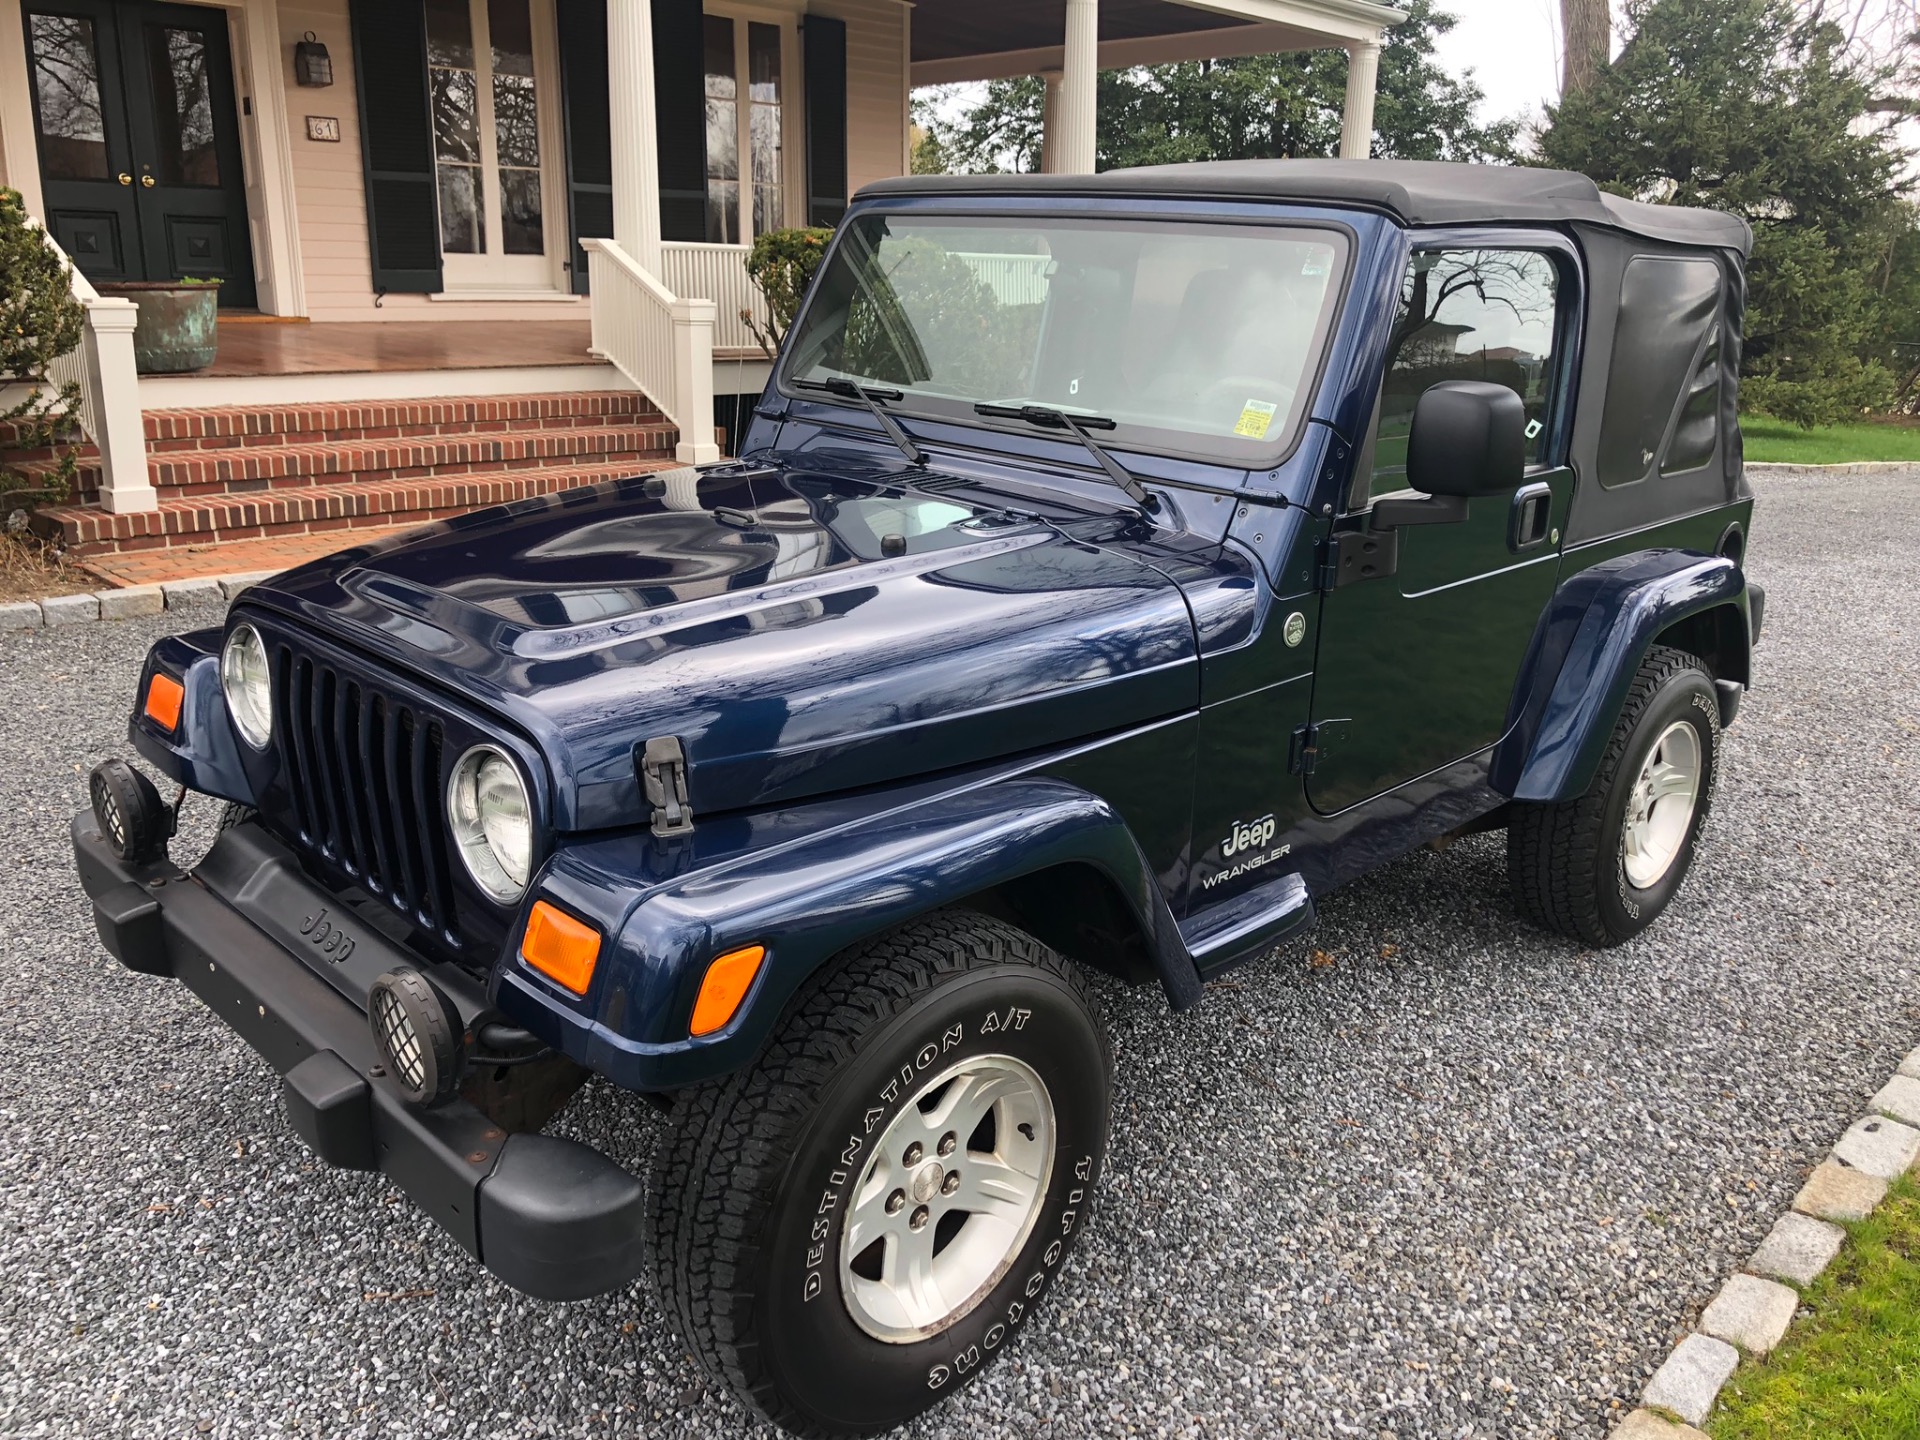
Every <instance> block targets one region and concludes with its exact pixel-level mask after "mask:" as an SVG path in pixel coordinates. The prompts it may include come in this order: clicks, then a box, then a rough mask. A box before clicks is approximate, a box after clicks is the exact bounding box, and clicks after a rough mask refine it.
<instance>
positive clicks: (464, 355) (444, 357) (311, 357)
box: [194, 320, 594, 376]
mask: <svg viewBox="0 0 1920 1440" xmlns="http://www.w3.org/2000/svg"><path fill="white" fill-rule="evenodd" d="M591 336H592V325H591V322H589V321H587V320H520V321H513V322H505V321H493V320H395V321H389V322H384V323H359V322H342V323H337V324H313V325H263V324H260V323H258V322H253V323H248V322H247V321H244V320H243V321H239V322H238V323H231V322H230V323H225V324H222V325H221V326H220V329H219V342H220V349H219V353H218V355H217V356H216V357H215V359H214V362H213V364H212V365H210V366H209V367H208V368H207V369H205V370H198V371H195V372H194V373H195V374H196V375H217V376H238V375H371V374H378V373H381V372H386V371H403V370H496V369H506V368H509V367H511V368H516V369H517V368H521V367H525V366H530V365H534V366H545V365H591V364H593V363H594V359H593V357H592V356H591V355H589V354H588V353H587V344H588V341H589V340H590V339H591Z"/></svg>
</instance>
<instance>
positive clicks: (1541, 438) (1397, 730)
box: [1296, 237, 1579, 814]
mask: <svg viewBox="0 0 1920 1440" xmlns="http://www.w3.org/2000/svg"><path fill="white" fill-rule="evenodd" d="M1463 238H1464V237H1463ZM1577 274H1578V272H1577V269H1576V267H1575V264H1574V258H1573V254H1572V252H1571V250H1570V249H1568V248H1566V247H1565V246H1564V245H1563V244H1562V243H1561V242H1558V241H1556V240H1548V239H1545V238H1543V239H1542V240H1541V241H1540V242H1539V245H1538V248H1535V247H1534V246H1533V245H1532V244H1525V245H1516V246H1513V247H1511V248H1508V247H1506V246H1500V247H1497V248H1496V247H1492V246H1488V245H1486V244H1483V243H1482V244H1464V243H1463V244H1460V245H1454V246H1449V245H1439V246H1434V247H1432V248H1426V247H1422V248H1419V249H1416V250H1415V251H1414V252H1413V255H1412V257H1411V261H1410V263H1409V266H1408V270H1407V273H1406V276H1405V278H1404V281H1403V284H1402V287H1401V303H1400V313H1399V315H1398V318H1397V323H1396V324H1395V327H1394V334H1393V340H1392V343H1391V345H1390V347H1389V353H1388V360H1387V367H1386V373H1385V378H1384V382H1383V384H1382V386H1381V391H1380V399H1379V405H1378V410H1377V419H1376V421H1375V424H1374V427H1373V433H1372V434H1371V436H1370V437H1369V439H1368V443H1367V445H1366V448H1365V449H1364V450H1363V452H1362V454H1361V457H1360V468H1359V471H1358V473H1357V474H1356V476H1355V479H1354V484H1353V486H1352V487H1351V489H1350V491H1349V494H1348V496H1347V500H1346V505H1345V507H1344V508H1345V513H1344V514H1343V515H1341V517H1340V518H1339V520H1338V521H1337V522H1336V525H1335V532H1336V543H1337V537H1338V535H1339V534H1340V533H1346V534H1349V535H1360V534H1362V533H1364V532H1367V531H1368V530H1369V520H1368V516H1369V512H1370V511H1371V508H1372V506H1373V502H1374V501H1375V500H1377V499H1379V498H1381V497H1382V496H1385V495H1389V494H1395V493H1401V492H1404V493H1407V494H1408V495H1409V498H1411V492H1409V491H1408V490H1407V485H1406V452H1407V438H1408V435H1409V433H1410V431H1411V427H1412V421H1413V413H1414V407H1415V406H1416V404H1417V403H1418V402H1419V399H1420V396H1421V395H1422V394H1423V393H1424V392H1425V391H1426V390H1427V388H1428V387H1429V386H1432V385H1435V384H1437V383H1439V382H1441V381H1446V380H1483V381H1494V382H1496V383H1499V384H1503V385H1507V386H1509V387H1511V388H1512V389H1514V390H1515V391H1517V392H1519V394H1520V396H1521V399H1522V400H1523V401H1524V402H1525V404H1526V410H1527V422H1528V423H1527V436H1528V439H1527V462H1528V463H1527V471H1526V475H1525V478H1524V482H1523V483H1522V484H1521V485H1520V486H1519V487H1518V489H1517V490H1516V491H1514V492H1513V493H1510V494H1500V495H1493V496H1486V497H1481V498H1476V499H1474V500H1472V501H1471V502H1469V505H1468V513H1467V516H1466V518H1465V519H1463V520H1456V521H1452V522H1448V523H1442V524H1422V525H1409V526H1404V527H1400V528H1398V529H1396V530H1395V531H1393V532H1392V535H1391V539H1392V542H1393V545H1392V553H1393V558H1392V562H1391V564H1390V565H1389V566H1385V567H1383V568H1385V569H1387V570H1388V573H1384V574H1378V575H1376V576H1374V577H1373V578H1361V579H1348V580H1347V581H1346V582H1345V583H1342V584H1339V585H1338V586H1337V587H1336V588H1333V589H1332V590H1331V591H1330V592H1329V593H1328V594H1327V596H1326V598H1325V601H1324V603H1323V605H1322V607H1321V612H1320V613H1321V618H1320V635H1319V651H1318V657H1317V661H1316V667H1315V674H1314V694H1313V726H1312V729H1311V731H1310V732H1309V733H1308V734H1306V735H1304V736H1302V737H1301V739H1300V741H1299V742H1298V743H1297V745H1296V750H1297V752H1298V753H1297V757H1296V758H1297V761H1298V763H1299V766H1300V768H1301V769H1302V770H1303V771H1304V772H1305V779H1306V787H1307V796H1308V799H1309V800H1310V801H1311V802H1312V805H1313V808H1314V809H1315V810H1317V811H1319V812H1320V813H1322V814H1333V813H1335V812H1337V811H1340V810H1344V809H1346V808H1347V807H1348V806H1350V805H1353V804H1356V803H1358V802H1359V801H1362V800H1366V799H1369V798H1371V797H1372V796H1375V795H1379V794H1381V793H1383V792H1385V791H1387V790H1391V789H1393V788H1395V787H1396V786H1400V785H1404V784H1406V783H1408V782H1410V781H1415V780H1418V779H1420V778H1421V777H1423V776H1428V775H1431V774H1433V773H1434V772H1435V771H1439V770H1442V769H1444V768H1445V767H1447V766H1449V765H1450V764H1451V763H1452V762H1455V761H1458V760H1462V759H1465V758H1467V757H1469V756H1473V755H1476V754H1477V753H1479V752H1482V751H1484V750H1486V749H1487V748H1488V747H1490V746H1491V745H1493V743H1494V742H1495V741H1496V740H1498V739H1499V738H1500V736H1501V733H1502V732H1503V730H1504V729H1505V727H1506V718H1507V707H1508V702H1509V700H1510V698H1511V696H1512V693H1513V683H1514V678H1515V676H1516V674H1517V672H1518V671H1519V668H1520V664H1521V661H1522V659H1523V657H1524V656H1525V653H1526V649H1527V644H1528V642H1529V640H1530V639H1531V638H1532V635H1533V629H1534V623H1535V621H1536V620H1537V619H1538V617H1539V615H1540V612H1541V610H1542V609H1543V608H1544V607H1545V605H1546V604H1547V601H1548V600H1549V598H1550V597H1551V596H1552V594H1553V588H1554V583H1555V580H1556V577H1557V576H1558V573H1559V549H1560V532H1561V530H1562V528H1563V527H1564V525H1565V519H1566V513H1567V506H1568V503H1569V501H1570V500H1571V498H1572V493H1573V479H1572V474H1571V472H1570V471H1568V470H1567V469H1565V468H1564V465H1563V463H1562V457H1563V456H1564V454H1565V449H1566V435H1565V431H1566V419H1567V412H1568V407H1567V405H1566V403H1565V396H1566V393H1567V383H1568V371H1569V368H1570V366H1569V363H1568V359H1569V357H1568V348H1569V346H1570V344H1571V339H1572V336H1573V335H1574V334H1575V333H1576V327H1577V324H1578V320H1577V316H1578V314H1579V310H1578V295H1577V293H1576V292H1577V287H1578V279H1577ZM1350 543H1351V542H1350Z"/></svg>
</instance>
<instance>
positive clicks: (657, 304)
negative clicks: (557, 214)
mask: <svg viewBox="0 0 1920 1440" xmlns="http://www.w3.org/2000/svg"><path fill="white" fill-rule="evenodd" d="M580 244H581V245H582V246H583V247H584V248H585V250H586V252H587V254H588V255H589V256H590V257H591V258H590V259H589V260H588V262H587V263H588V265H589V266H591V267H592V268H591V270H590V272H589V275H590V278H591V282H592V283H591V290H592V294H593V345H592V350H593V353H594V354H595V355H598V356H599V357H600V358H601V359H603V360H606V361H608V362H610V363H611V364H613V365H614V366H615V367H616V368H618V369H619V371H620V372H621V373H622V374H623V375H625V376H626V377H627V378H628V379H629V380H631V381H633V383H634V384H636V385H638V386H639V387H640V388H641V389H642V390H644V391H645V392H646V394H647V398H648V399H650V400H652V401H653V403H654V404H656V405H658V406H659V407H660V409H661V410H662V411H664V412H665V414H666V416H667V418H668V419H669V420H671V421H673V423H674V424H675V425H677V426H679V427H680V444H679V448H678V449H677V450H676V451H675V454H676V456H677V457H678V458H679V460H680V462H681V464H683V465H702V464H706V463H709V462H711V461H714V460H718V459H719V458H720V447H719V446H718V445H716V444H714V441H713V435H714V423H713V333H714V303H713V301H711V300H682V299H680V298H678V297H677V296H675V295H674V293H673V292H672V291H671V290H669V289H667V287H666V286H664V285H662V284H661V283H660V282H659V281H658V280H656V279H654V278H653V276H651V275H649V274H648V273H647V271H646V269H645V267H644V266H642V265H641V264H640V263H639V262H638V261H637V260H635V259H634V258H633V257H632V256H631V255H629V254H627V252H626V251H625V250H623V249H621V248H620V246H619V245H618V244H616V243H615V242H614V241H612V240H582V241H581V242H580Z"/></svg>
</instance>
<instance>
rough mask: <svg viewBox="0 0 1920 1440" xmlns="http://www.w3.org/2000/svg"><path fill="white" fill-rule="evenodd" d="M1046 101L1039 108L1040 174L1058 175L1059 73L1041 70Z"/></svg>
mask: <svg viewBox="0 0 1920 1440" xmlns="http://www.w3.org/2000/svg"><path fill="white" fill-rule="evenodd" d="M1040 78H1041V80H1042V81H1044V82H1045V83H1046V87H1047V93H1046V99H1045V101H1044V102H1043V103H1042V105H1041V108H1040V126H1041V128H1040V134H1041V141H1040V173H1041V174H1043V175H1054V174H1058V173H1059V170H1060V72H1059V71H1058V70H1042V71H1041V72H1040Z"/></svg>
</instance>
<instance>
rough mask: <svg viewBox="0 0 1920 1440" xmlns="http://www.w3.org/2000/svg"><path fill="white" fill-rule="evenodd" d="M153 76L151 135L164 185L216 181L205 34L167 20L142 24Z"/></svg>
mask: <svg viewBox="0 0 1920 1440" xmlns="http://www.w3.org/2000/svg"><path fill="white" fill-rule="evenodd" d="M147 73H148V74H149V75H151V76H152V78H153V108H154V117H153V118H154V138H155V140H156V141H157V148H158V150H159V154H160V179H161V180H163V181H165V182H166V183H167V184H169V185H218V184H219V183H220V157H219V154H218V153H217V152H216V151H215V149H214V145H213V99H212V97H211V96H210V95H209V94H208V93H207V85H208V80H209V77H208V75H207V37H206V36H205V35H203V34H201V33H200V32H199V31H198V30H182V29H177V28H175V27H174V26H171V25H149V26H148V27H147Z"/></svg>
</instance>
